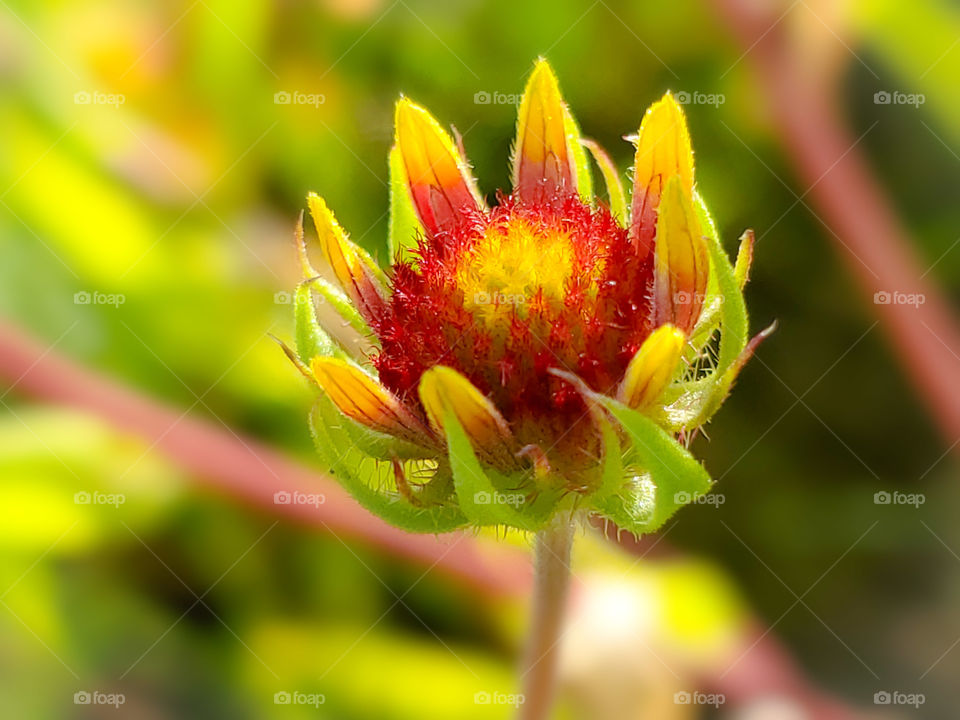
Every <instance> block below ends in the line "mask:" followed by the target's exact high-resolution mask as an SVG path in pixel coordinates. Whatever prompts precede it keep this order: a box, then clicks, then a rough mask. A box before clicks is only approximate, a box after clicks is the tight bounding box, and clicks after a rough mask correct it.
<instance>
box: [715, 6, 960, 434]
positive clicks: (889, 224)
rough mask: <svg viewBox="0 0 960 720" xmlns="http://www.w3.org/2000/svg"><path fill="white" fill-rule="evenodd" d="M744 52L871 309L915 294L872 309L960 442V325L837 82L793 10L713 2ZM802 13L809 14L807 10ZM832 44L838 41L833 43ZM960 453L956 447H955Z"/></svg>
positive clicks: (943, 427)
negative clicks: (792, 24)
mask: <svg viewBox="0 0 960 720" xmlns="http://www.w3.org/2000/svg"><path fill="white" fill-rule="evenodd" d="M714 4H715V5H716V6H717V7H718V8H719V10H720V11H721V14H722V15H723V16H724V17H725V18H726V20H727V22H728V25H729V27H730V28H731V30H732V32H733V33H734V34H735V35H736V36H737V37H738V39H739V41H740V43H741V44H742V45H743V47H744V48H745V50H746V52H745V56H744V61H745V62H749V63H750V64H751V66H752V67H753V69H754V71H755V73H756V74H757V77H758V79H759V82H760V86H761V91H762V93H763V95H764V96H765V97H766V99H767V103H768V105H769V107H770V109H771V111H772V113H773V117H774V121H775V122H776V124H777V126H778V128H779V131H780V134H781V136H782V138H783V147H784V150H785V151H786V152H787V154H788V155H789V157H790V158H791V160H792V161H793V164H794V167H795V168H796V172H797V174H798V175H799V177H800V178H801V180H802V181H803V182H804V183H805V185H806V186H807V187H809V188H810V190H809V192H810V196H811V198H812V199H813V203H814V204H815V206H816V208H817V209H818V210H819V212H820V213H822V215H823V221H824V224H825V225H826V226H827V228H828V230H830V233H829V235H830V237H833V238H834V239H835V240H836V241H837V243H838V245H839V249H840V250H841V253H842V256H843V257H844V259H845V260H846V262H847V266H848V269H849V270H850V271H851V273H852V274H853V275H854V277H855V278H856V280H857V282H858V284H859V285H860V288H861V291H862V292H863V294H864V296H865V299H866V301H867V302H870V303H874V297H875V294H877V293H892V292H900V293H916V294H918V295H920V296H922V297H924V298H925V302H924V303H923V304H922V305H919V306H914V305H908V304H894V303H890V304H876V305H875V311H876V312H877V314H878V315H879V318H880V321H881V323H882V326H883V328H884V329H885V330H886V332H887V335H888V337H889V339H890V341H891V344H892V346H893V349H894V352H896V354H897V355H898V356H899V359H900V361H901V362H902V363H903V365H904V367H905V368H906V371H907V374H908V376H909V377H910V379H911V380H912V382H913V384H914V386H915V387H916V389H917V391H918V392H919V394H920V396H921V398H922V400H923V401H924V402H925V404H926V405H927V407H928V409H929V411H930V412H931V414H932V416H933V418H934V420H935V421H936V423H937V425H938V426H939V429H940V431H941V433H942V435H943V436H944V438H945V439H946V441H947V442H948V443H951V444H952V443H954V442H955V441H956V440H957V439H958V438H960V382H957V378H958V377H960V332H958V329H957V328H958V325H957V322H956V318H955V317H954V316H953V314H952V312H951V309H950V307H949V305H948V304H947V302H946V300H945V299H944V297H943V295H942V293H941V292H940V289H939V288H938V287H937V285H936V284H935V283H933V282H932V281H930V280H928V279H926V277H925V276H926V274H927V272H928V271H927V270H925V269H923V264H922V263H921V261H920V260H919V258H918V256H917V254H916V252H915V251H914V249H913V247H914V246H913V243H912V241H911V239H910V236H909V234H908V233H907V231H906V230H905V229H904V228H903V226H902V225H901V224H900V222H899V220H898V219H897V217H896V215H895V214H894V213H893V211H892V210H891V208H892V207H893V203H892V202H891V201H890V199H889V198H888V197H886V195H885V193H884V190H883V188H881V187H880V185H879V184H878V183H877V182H876V181H875V180H874V178H873V176H872V175H871V173H870V170H869V167H868V165H867V162H866V160H865V159H864V157H863V154H862V153H861V151H860V149H859V147H858V146H857V138H856V137H854V136H852V135H851V133H850V132H849V131H848V130H847V128H846V127H845V125H844V123H843V122H842V120H841V119H840V117H839V115H838V111H837V109H836V107H837V103H836V102H835V90H836V89H835V83H834V82H832V81H831V78H829V77H823V76H822V75H823V73H816V72H814V71H813V69H815V68H819V67H824V65H823V63H819V62H817V61H816V60H817V58H815V57H808V55H811V54H813V53H819V52H822V50H821V49H820V48H818V47H817V46H816V44H815V43H809V42H808V43H806V44H801V43H799V42H797V41H796V40H795V39H794V38H792V37H791V35H790V33H789V32H788V30H789V13H790V12H793V11H788V13H787V17H784V18H783V20H782V21H780V22H777V18H778V16H779V14H780V12H782V10H783V8H782V7H780V4H779V3H757V2H755V0H714ZM796 12H803V9H802V7H801V8H800V9H797V10H796ZM828 39H829V40H830V41H831V42H839V41H838V40H836V39H835V38H832V37H830V38H828ZM958 447H960V446H958Z"/></svg>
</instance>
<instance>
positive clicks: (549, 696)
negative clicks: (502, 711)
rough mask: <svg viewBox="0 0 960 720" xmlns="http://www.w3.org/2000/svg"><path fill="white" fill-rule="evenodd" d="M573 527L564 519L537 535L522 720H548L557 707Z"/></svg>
mask: <svg viewBox="0 0 960 720" xmlns="http://www.w3.org/2000/svg"><path fill="white" fill-rule="evenodd" d="M572 544H573V523H572V522H571V521H570V520H567V519H564V520H562V521H558V522H557V523H556V524H554V525H553V526H551V527H548V528H545V529H543V530H541V531H540V532H538V533H537V538H536V551H535V552H536V558H535V563H536V569H535V575H534V588H533V610H532V614H531V615H532V617H531V627H530V635H529V637H528V639H527V649H526V655H525V657H524V663H523V671H522V674H521V675H520V678H521V681H522V684H523V694H524V703H523V704H522V705H521V706H520V715H519V717H520V720H546V719H547V718H548V717H549V716H550V708H551V707H552V705H553V699H554V690H555V685H556V675H557V660H558V658H559V650H560V628H561V627H562V625H563V616H564V610H565V608H566V604H567V590H568V589H569V586H570V547H571V545H572Z"/></svg>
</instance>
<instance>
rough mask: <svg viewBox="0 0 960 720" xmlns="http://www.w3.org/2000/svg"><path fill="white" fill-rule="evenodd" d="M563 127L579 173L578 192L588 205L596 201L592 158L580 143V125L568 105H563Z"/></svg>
mask: <svg viewBox="0 0 960 720" xmlns="http://www.w3.org/2000/svg"><path fill="white" fill-rule="evenodd" d="M563 129H564V133H565V134H566V136H567V149H568V150H569V152H571V153H573V165H574V169H575V170H576V173H577V193H578V194H579V195H580V199H581V200H583V201H584V202H585V203H587V204H588V205H590V206H592V205H593V203H594V197H593V175H592V174H591V172H590V160H589V159H588V158H587V151H586V149H585V148H584V147H583V145H582V144H581V143H580V126H579V125H578V124H577V121H576V119H575V118H574V117H573V113H571V112H570V108H568V107H567V106H566V105H564V107H563Z"/></svg>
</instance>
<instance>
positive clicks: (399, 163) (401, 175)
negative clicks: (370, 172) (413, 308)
mask: <svg viewBox="0 0 960 720" xmlns="http://www.w3.org/2000/svg"><path fill="white" fill-rule="evenodd" d="M422 234H423V225H421V224H420V220H419V218H417V211H416V209H415V208H414V206H413V199H412V198H411V197H410V191H409V190H408V189H407V174H406V171H405V170H404V167H403V158H402V157H401V155H400V148H399V147H398V146H396V145H394V146H393V147H392V148H391V149H390V231H389V235H388V239H387V248H388V250H389V252H390V262H391V263H395V262H398V261H401V260H409V259H410V257H409V253H410V251H411V250H416V248H417V236H418V235H422Z"/></svg>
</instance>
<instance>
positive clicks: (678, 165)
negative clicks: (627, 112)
mask: <svg viewBox="0 0 960 720" xmlns="http://www.w3.org/2000/svg"><path fill="white" fill-rule="evenodd" d="M636 143H637V152H636V156H635V161H634V175H633V199H632V203H631V219H630V239H631V241H632V242H633V246H634V248H635V249H636V250H637V253H638V254H639V255H640V256H641V257H646V256H647V255H649V253H650V252H651V251H652V250H653V238H654V235H655V233H656V229H657V209H658V208H659V206H660V197H661V194H662V193H663V189H664V187H665V186H666V184H667V181H668V180H669V179H670V178H671V177H673V176H674V175H676V176H679V178H680V182H681V186H682V187H683V188H684V190H686V192H687V194H688V195H692V194H693V150H692V148H691V146H690V133H689V131H688V130H687V121H686V118H685V117H684V115H683V110H681V109H680V105H678V104H677V101H676V100H675V99H674V98H673V96H672V95H671V94H670V93H667V94H666V95H664V96H663V98H662V99H661V100H659V101H657V102H656V103H654V104H653V105H651V106H650V109H649V110H647V113H646V115H644V118H643V122H641V123H640V133H639V136H638V137H637V140H636Z"/></svg>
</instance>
